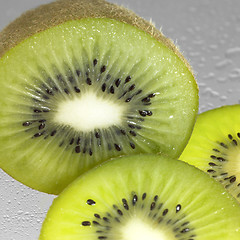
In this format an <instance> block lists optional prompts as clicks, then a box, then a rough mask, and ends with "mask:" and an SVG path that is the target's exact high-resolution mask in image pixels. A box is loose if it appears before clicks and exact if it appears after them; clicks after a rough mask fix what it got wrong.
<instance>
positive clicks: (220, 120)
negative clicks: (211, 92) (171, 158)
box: [180, 105, 240, 202]
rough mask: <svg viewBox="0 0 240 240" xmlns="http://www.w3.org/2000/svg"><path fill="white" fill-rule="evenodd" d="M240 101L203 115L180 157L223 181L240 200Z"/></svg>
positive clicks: (199, 118)
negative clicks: (238, 103) (239, 103)
mask: <svg viewBox="0 0 240 240" xmlns="http://www.w3.org/2000/svg"><path fill="white" fill-rule="evenodd" d="M239 122H240V105H232V106H225V107H221V108H217V109H213V110H210V111H207V112H204V113H202V114H200V115H199V117H198V119H197V122H196V125H195V128H194V130H193V134H192V137H191V138H190V140H189V143H188V145H187V147H186V148H185V150H184V152H183V153H182V155H181V157H180V159H181V160H183V161H185V162H188V163H189V164H192V165H194V166H196V167H198V168H200V169H202V170H203V171H205V172H207V173H208V174H209V175H210V176H211V177H213V178H214V179H216V180H217V181H219V182H220V183H222V184H223V185H224V187H225V188H226V189H227V190H228V191H229V192H230V193H231V194H232V195H233V196H234V197H235V198H236V199H237V200H238V201H239V202H240V164H239V163H240V126H239Z"/></svg>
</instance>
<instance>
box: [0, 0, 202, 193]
mask: <svg viewBox="0 0 240 240" xmlns="http://www.w3.org/2000/svg"><path fill="white" fill-rule="evenodd" d="M0 43H1V44H0V73H1V74H0V96H1V98H0V106H1V108H0V145H1V149H0V167H1V168H2V169H3V170H5V171H6V172H7V173H8V174H10V175H11V176H13V177H14V178H16V179H17V180H19V181H21V182H22V183H24V184H26V185H28V186H30V187H32V188H34V189H37V190H40V191H43V192H47V193H53V194H58V193H59V192H61V191H62V190H63V189H64V188H65V187H66V186H67V185H68V184H69V183H70V182H72V181H73V180H74V179H75V178H76V177H78V176H79V175H80V174H81V173H83V172H85V171H86V170H88V169H90V168H92V167H94V166H96V165H97V164H99V163H101V162H104V161H106V160H107V159H109V158H111V157H116V156H120V155H127V154H129V155H130V154H137V153H150V152H151V153H164V154H167V155H169V156H172V157H178V156H180V154H181V152H182V150H183V148H184V147H185V145H186V143H187V141H188V139H189V137H190V134H191V132H192V129H193V125H194V122H195V117H196V114H197V109H198V88H197V85H196V81H195V79H194V76H193V73H192V70H191V68H190V66H189V64H188V63H187V61H186V60H185V59H184V58H183V56H182V55H181V53H180V52H179V50H178V49H177V48H176V47H175V46H174V44H173V43H172V41H171V40H169V39H168V38H166V37H165V36H163V35H162V34H161V32H160V31H158V30H156V29H155V28H154V26H153V25H152V24H150V23H148V22H147V21H145V20H143V19H142V18H140V17H138V16H136V15H135V14H134V13H133V12H131V11H129V10H127V9H124V8H122V7H119V6H116V5H114V4H110V3H107V2H105V1H102V0H65V1H64V0H63V1H56V2H53V3H50V4H47V5H43V6H41V7H39V8H37V9H35V10H32V11H29V12H27V13H26V14H24V15H23V16H21V17H20V18H19V19H17V20H16V21H14V22H13V23H11V24H10V25H9V26H8V27H7V28H6V29H4V30H3V32H2V33H1V34H0Z"/></svg>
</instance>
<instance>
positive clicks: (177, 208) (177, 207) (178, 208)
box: [176, 204, 182, 213]
mask: <svg viewBox="0 0 240 240" xmlns="http://www.w3.org/2000/svg"><path fill="white" fill-rule="evenodd" d="M181 208H182V206H181V205H180V204H178V205H177V206H176V213H178V212H179V211H180V210H181Z"/></svg>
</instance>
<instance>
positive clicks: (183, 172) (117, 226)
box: [40, 154, 240, 240]
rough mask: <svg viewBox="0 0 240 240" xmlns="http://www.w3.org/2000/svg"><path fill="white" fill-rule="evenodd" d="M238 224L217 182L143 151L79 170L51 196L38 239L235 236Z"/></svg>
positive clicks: (239, 235) (235, 208)
mask: <svg viewBox="0 0 240 240" xmlns="http://www.w3.org/2000/svg"><path fill="white" fill-rule="evenodd" d="M126 162H128V164H126ZM239 229H240V207H239V204H238V202H237V201H236V200H235V199H234V198H233V197H232V196H231V195H230V194H228V193H227V192H226V191H225V190H224V188H223V187H222V186H221V185H220V184H219V183H217V182H216V181H214V180H213V179H211V178H210V177H208V176H207V174H205V173H204V172H202V171H200V170H199V169H197V168H195V167H193V166H190V165H188V164H186V163H184V162H182V161H177V160H170V161H169V159H167V158H165V157H162V156H158V155H152V154H142V155H135V156H134V155H132V156H125V157H120V158H118V159H114V160H111V161H109V162H107V163H105V164H103V165H102V166H100V167H97V168H95V169H92V170H90V171H89V172H87V173H85V174H84V175H82V176H80V177H79V179H77V180H76V181H75V182H73V183H72V184H71V185H70V186H69V187H68V188H66V189H65V190H64V191H63V192H62V193H61V194H60V195H59V197H57V198H56V199H55V200H54V202H53V205H52V206H51V207H50V210H49V212H48V214H47V217H46V219H45V221H44V223H43V228H42V231H41V234H40V240H52V239H57V240H80V239H84V240H90V239H91V240H97V239H109V240H139V239H141V240H143V239H151V240H180V239H181V240H212V239H217V240H227V239H231V240H239V239H240V232H239Z"/></svg>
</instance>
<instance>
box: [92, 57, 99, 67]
mask: <svg viewBox="0 0 240 240" xmlns="http://www.w3.org/2000/svg"><path fill="white" fill-rule="evenodd" d="M97 63H98V60H97V59H96V58H95V59H94V60H93V66H94V67H95V66H96V65H97Z"/></svg>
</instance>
